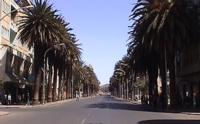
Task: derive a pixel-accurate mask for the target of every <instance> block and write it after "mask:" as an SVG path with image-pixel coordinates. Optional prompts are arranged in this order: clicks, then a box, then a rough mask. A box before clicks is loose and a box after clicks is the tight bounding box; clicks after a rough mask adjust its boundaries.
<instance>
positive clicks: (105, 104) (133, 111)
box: [0, 96, 200, 124]
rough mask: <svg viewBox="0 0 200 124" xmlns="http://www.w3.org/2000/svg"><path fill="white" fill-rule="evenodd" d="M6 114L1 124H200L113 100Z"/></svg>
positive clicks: (96, 99)
mask: <svg viewBox="0 0 200 124" xmlns="http://www.w3.org/2000/svg"><path fill="white" fill-rule="evenodd" d="M0 111H1V109H0ZM3 111H9V112H10V113H11V114H9V115H6V116H0V124H200V121H199V120H198V119H196V120H193V119H195V118H192V116H189V115H184V114H180V113H162V112H153V111H151V110H150V109H149V108H148V107H144V106H141V105H138V104H131V103H128V102H125V101H121V100H117V99H114V98H112V97H110V96H97V97H94V98H87V99H81V100H80V101H70V102H66V103H61V104H56V105H49V106H42V107H34V108H12V109H6V110H3ZM199 116H200V115H199Z"/></svg>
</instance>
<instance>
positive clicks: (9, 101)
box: [8, 94, 11, 105]
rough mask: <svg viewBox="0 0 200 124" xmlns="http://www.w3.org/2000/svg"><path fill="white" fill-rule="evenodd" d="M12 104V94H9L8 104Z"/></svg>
mask: <svg viewBox="0 0 200 124" xmlns="http://www.w3.org/2000/svg"><path fill="white" fill-rule="evenodd" d="M10 104H11V95H10V94H8V105H10Z"/></svg>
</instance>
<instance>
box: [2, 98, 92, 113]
mask: <svg viewBox="0 0 200 124" xmlns="http://www.w3.org/2000/svg"><path fill="white" fill-rule="evenodd" d="M88 98H91V97H82V98H80V100H81V99H88ZM75 100H76V98H73V99H65V100H61V101H56V102H49V103H45V104H38V105H0V110H1V109H4V108H5V109H9V108H33V107H45V106H50V105H56V104H62V103H66V102H70V101H75Z"/></svg>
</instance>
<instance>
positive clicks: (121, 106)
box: [86, 101, 153, 111]
mask: <svg viewBox="0 0 200 124" xmlns="http://www.w3.org/2000/svg"><path fill="white" fill-rule="evenodd" d="M86 107H87V108H99V109H116V110H133V111H153V110H152V109H151V108H150V107H148V106H144V105H139V104H130V103H125V102H120V103H117V102H113V101H112V102H101V103H96V104H89V105H87V106H86Z"/></svg>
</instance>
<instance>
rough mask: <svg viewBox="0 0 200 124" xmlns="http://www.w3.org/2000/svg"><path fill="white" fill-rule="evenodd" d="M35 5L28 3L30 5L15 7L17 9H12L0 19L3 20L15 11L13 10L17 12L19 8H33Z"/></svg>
mask: <svg viewBox="0 0 200 124" xmlns="http://www.w3.org/2000/svg"><path fill="white" fill-rule="evenodd" d="M32 7H33V6H32V5H28V6H23V7H20V8H18V9H15V10H12V11H10V12H9V13H6V14H5V15H4V16H3V17H1V18H0V21H2V20H3V19H4V18H5V17H6V16H8V15H9V14H11V13H13V12H16V11H18V10H21V9H28V8H32Z"/></svg>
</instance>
